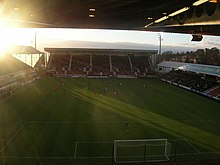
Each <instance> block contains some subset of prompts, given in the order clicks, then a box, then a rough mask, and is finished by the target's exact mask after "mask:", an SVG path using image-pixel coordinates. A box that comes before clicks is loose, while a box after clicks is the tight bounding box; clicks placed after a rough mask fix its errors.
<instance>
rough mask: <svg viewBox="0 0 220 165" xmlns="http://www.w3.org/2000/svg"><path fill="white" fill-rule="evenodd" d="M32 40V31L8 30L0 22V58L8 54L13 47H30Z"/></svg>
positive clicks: (23, 29) (22, 29)
mask: <svg viewBox="0 0 220 165" xmlns="http://www.w3.org/2000/svg"><path fill="white" fill-rule="evenodd" d="M33 38H34V29H28V28H26V29H25V28H9V27H6V26H4V24H3V22H1V21H0V56H3V55H4V54H7V53H9V51H10V50H9V48H10V47H12V46H14V45H26V46H30V43H31V41H32V40H33Z"/></svg>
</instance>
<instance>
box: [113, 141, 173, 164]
mask: <svg viewBox="0 0 220 165" xmlns="http://www.w3.org/2000/svg"><path fill="white" fill-rule="evenodd" d="M170 152H171V143H169V142H168V141H167V139H144V140H115V141H114V160H115V162H116V163H138V162H160V161H168V160H169V157H170Z"/></svg>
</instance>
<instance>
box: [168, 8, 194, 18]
mask: <svg viewBox="0 0 220 165" xmlns="http://www.w3.org/2000/svg"><path fill="white" fill-rule="evenodd" d="M189 9H190V8H189V7H184V8H182V9H180V10H177V11H175V12H173V13H171V14H169V16H170V17H173V16H175V15H178V14H180V13H183V12H185V11H187V10H189Z"/></svg>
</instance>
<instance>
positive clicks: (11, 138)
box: [0, 121, 28, 152]
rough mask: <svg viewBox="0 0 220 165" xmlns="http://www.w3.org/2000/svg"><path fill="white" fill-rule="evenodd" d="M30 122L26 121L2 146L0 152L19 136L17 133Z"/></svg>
mask: <svg viewBox="0 0 220 165" xmlns="http://www.w3.org/2000/svg"><path fill="white" fill-rule="evenodd" d="M27 123H28V122H27V121H26V122H24V124H22V126H21V127H20V128H19V129H18V130H17V131H16V132H15V134H14V135H13V136H12V137H11V138H10V139H9V140H8V141H7V143H6V144H5V145H4V146H3V147H2V148H1V150H0V152H2V151H3V150H4V149H5V147H6V146H7V145H8V144H9V143H10V142H11V141H12V140H13V139H14V138H15V137H16V136H17V134H18V133H19V132H20V131H21V130H22V129H23V128H24V126H25V125H26V124H27Z"/></svg>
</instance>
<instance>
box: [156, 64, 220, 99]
mask: <svg viewBox="0 0 220 165" xmlns="http://www.w3.org/2000/svg"><path fill="white" fill-rule="evenodd" d="M158 71H159V72H160V73H165V74H162V75H161V76H160V78H161V79H162V80H163V81H165V82H169V83H171V84H174V85H176V86H179V87H182V88H184V89H187V90H190V91H193V92H196V93H199V94H202V95H204V96H208V97H210V98H213V99H216V100H220V99H219V98H220V91H219V88H220V84H219V77H220V67H219V66H212V65H201V64H190V63H182V62H172V61H163V62H161V63H159V64H158Z"/></svg>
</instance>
